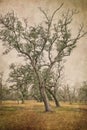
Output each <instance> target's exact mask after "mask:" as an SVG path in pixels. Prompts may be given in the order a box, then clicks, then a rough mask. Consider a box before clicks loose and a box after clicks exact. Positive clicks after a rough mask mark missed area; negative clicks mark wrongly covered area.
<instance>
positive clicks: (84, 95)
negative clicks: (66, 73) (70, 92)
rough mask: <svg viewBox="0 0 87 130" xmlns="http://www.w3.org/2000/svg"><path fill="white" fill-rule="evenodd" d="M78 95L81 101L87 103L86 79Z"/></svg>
mask: <svg viewBox="0 0 87 130" xmlns="http://www.w3.org/2000/svg"><path fill="white" fill-rule="evenodd" d="M78 97H79V100H80V102H84V103H87V81H84V82H83V83H82V85H81V87H80V88H79V92H78Z"/></svg>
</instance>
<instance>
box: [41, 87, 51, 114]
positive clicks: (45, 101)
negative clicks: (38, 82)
mask: <svg viewBox="0 0 87 130" xmlns="http://www.w3.org/2000/svg"><path fill="white" fill-rule="evenodd" d="M40 92H41V96H42V99H43V102H44V106H45V111H46V112H51V111H52V109H51V106H50V104H49V100H48V97H47V94H46V90H45V87H44V86H41V87H40Z"/></svg>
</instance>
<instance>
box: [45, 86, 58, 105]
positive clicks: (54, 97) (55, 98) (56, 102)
mask: <svg viewBox="0 0 87 130" xmlns="http://www.w3.org/2000/svg"><path fill="white" fill-rule="evenodd" d="M46 89H47V90H48V92H49V93H50V94H51V95H52V97H53V99H54V101H55V105H56V107H60V104H59V101H58V99H57V97H56V95H55V94H54V93H53V92H52V91H51V90H50V89H49V88H46Z"/></svg>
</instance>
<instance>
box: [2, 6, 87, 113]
mask: <svg viewBox="0 0 87 130" xmlns="http://www.w3.org/2000/svg"><path fill="white" fill-rule="evenodd" d="M62 6H63V4H61V5H60V6H59V8H57V9H56V10H55V11H54V12H53V13H52V15H51V16H48V14H47V13H46V12H45V11H43V10H42V9H41V8H40V11H41V12H42V14H43V15H44V17H45V21H44V24H42V23H41V24H39V25H37V26H28V23H27V22H26V20H24V22H22V21H21V20H19V19H18V18H17V16H15V14H14V12H11V13H7V14H6V15H4V16H2V15H1V16H0V39H1V41H2V42H3V45H4V46H6V51H5V53H8V52H9V51H11V50H12V49H15V50H16V51H17V52H18V54H20V55H21V56H24V57H25V59H26V60H28V63H29V65H30V66H31V67H32V69H33V71H34V74H35V76H36V79H37V81H38V86H37V87H39V91H40V93H41V96H42V99H43V102H44V106H45V111H51V106H50V104H49V100H48V97H47V94H46V86H45V85H46V80H47V77H48V75H49V73H50V71H51V70H52V68H53V67H54V65H55V64H56V63H57V62H59V61H61V60H62V59H63V58H64V57H65V56H69V55H70V53H71V51H72V49H73V48H74V47H75V46H76V43H77V41H78V40H79V39H80V38H81V37H83V36H84V35H85V34H86V32H83V26H80V28H79V30H78V33H77V35H76V36H75V37H73V35H72V32H71V30H70V29H69V27H70V24H71V22H72V17H73V15H74V14H76V13H77V12H76V11H69V10H68V11H67V13H66V14H63V15H62V17H61V18H60V19H59V20H54V16H55V14H57V12H58V11H59V10H60V8H61V7H62ZM54 52H55V53H54ZM44 67H46V68H47V71H46V77H45V79H43V76H42V75H41V74H42V70H43V68H44Z"/></svg>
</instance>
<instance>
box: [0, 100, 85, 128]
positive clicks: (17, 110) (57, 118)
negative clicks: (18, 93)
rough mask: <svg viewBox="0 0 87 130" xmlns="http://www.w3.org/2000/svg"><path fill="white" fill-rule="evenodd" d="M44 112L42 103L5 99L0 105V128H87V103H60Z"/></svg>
mask: <svg viewBox="0 0 87 130" xmlns="http://www.w3.org/2000/svg"><path fill="white" fill-rule="evenodd" d="M51 105H52V108H53V112H50V113H45V112H44V106H43V104H42V103H38V102H36V101H26V102H25V104H17V103H16V102H15V101H14V102H13V101H6V102H4V103H3V105H2V106H0V130H87V105H81V104H80V105H78V104H73V105H69V104H68V103H61V104H60V105H61V107H60V108H56V107H55V105H54V103H53V102H51Z"/></svg>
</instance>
